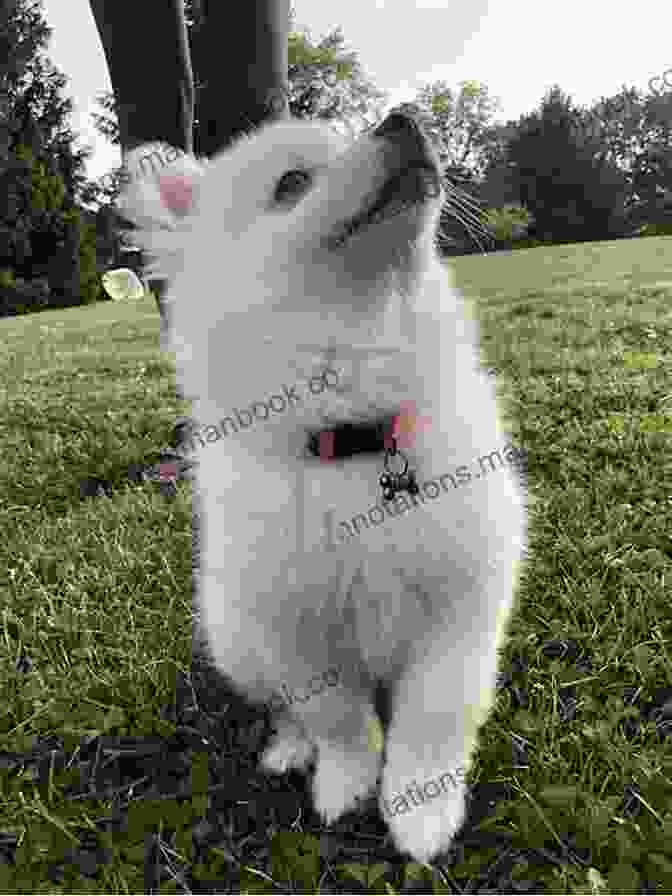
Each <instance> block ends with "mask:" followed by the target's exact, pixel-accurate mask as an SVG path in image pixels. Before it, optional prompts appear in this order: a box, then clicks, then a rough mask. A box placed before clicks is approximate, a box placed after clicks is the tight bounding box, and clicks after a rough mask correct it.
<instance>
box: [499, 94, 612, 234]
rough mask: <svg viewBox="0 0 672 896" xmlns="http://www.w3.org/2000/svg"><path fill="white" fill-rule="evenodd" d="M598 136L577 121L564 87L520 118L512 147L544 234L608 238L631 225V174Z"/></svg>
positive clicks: (527, 200)
mask: <svg viewBox="0 0 672 896" xmlns="http://www.w3.org/2000/svg"><path fill="white" fill-rule="evenodd" d="M601 150H602V146H601V144H600V143H599V141H598V139H597V138H595V137H593V136H591V135H587V134H585V133H583V134H582V133H580V132H579V131H578V130H577V129H576V127H575V126H574V112H573V109H572V107H571V100H570V99H569V98H568V97H566V96H565V95H564V94H563V93H562V91H561V90H560V88H559V87H554V88H552V89H551V90H550V91H549V93H548V94H547V95H546V96H545V97H544V99H543V100H542V103H541V105H540V108H539V110H538V111H536V112H533V113H532V114H531V115H528V116H525V117H523V118H522V119H521V120H520V123H519V126H518V128H517V131H516V133H515V135H514V136H513V137H512V139H511V140H510V141H509V144H508V147H507V154H508V159H509V161H510V162H512V163H513V166H514V167H515V176H516V180H517V187H518V191H519V195H520V200H521V202H522V204H523V205H524V206H525V207H526V208H527V209H529V210H530V211H531V212H532V214H533V215H534V218H535V222H536V223H535V227H536V233H535V234H533V235H536V236H540V237H541V238H542V239H544V240H550V241H580V240H596V239H609V238H613V237H615V236H619V235H621V234H622V233H624V232H625V230H626V227H627V225H626V223H625V219H626V215H625V203H626V198H627V194H628V189H627V179H626V177H625V175H624V173H623V172H622V171H621V170H620V169H619V168H618V166H617V165H616V164H615V162H614V161H613V160H611V159H609V158H608V157H607V156H606V154H605V153H604V152H602V151H601Z"/></svg>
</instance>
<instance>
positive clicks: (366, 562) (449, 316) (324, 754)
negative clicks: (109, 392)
mask: <svg viewBox="0 0 672 896" xmlns="http://www.w3.org/2000/svg"><path fill="white" fill-rule="evenodd" d="M178 168H179V165H178ZM133 189H134V188H133V185H132V184H131V185H130V186H129V189H128V191H127V197H126V209H127V213H128V214H129V216H130V217H132V216H133V214H134V213H136V216H137V217H138V218H139V217H140V216H139V215H137V213H138V211H141V210H142V209H140V206H143V209H144V213H145V225H146V224H147V218H148V217H149V218H150V219H151V218H152V215H153V212H152V211H151V209H150V206H151V204H152V203H155V204H156V206H157V207H156V214H154V218H155V220H156V222H157V225H158V226H159V227H161V226H163V227H164V228H165V227H166V222H167V220H168V219H167V218H166V215H165V213H166V210H168V211H169V212H170V220H168V229H164V230H161V229H152V228H151V227H150V228H148V229H146V230H144V231H143V232H142V233H140V234H138V237H137V238H138V240H139V241H140V242H141V243H144V246H145V247H146V248H147V249H148V250H150V251H151V252H152V253H154V255H155V257H156V258H158V259H159V265H160V266H161V268H162V270H163V271H164V272H165V273H166V274H167V275H168V276H169V278H170V281H171V289H170V292H169V294H168V304H169V308H170V338H171V344H172V348H173V351H174V353H175V357H176V361H177V370H178V375H179V378H180V381H181V384H182V386H183V389H184V392H185V394H186V395H187V396H188V397H190V398H193V400H194V416H195V418H196V420H197V421H198V422H199V424H200V425H201V427H202V429H201V437H200V439H197V440H196V441H195V447H196V451H197V456H198V472H197V478H198V507H199V511H200V513H201V514H202V536H201V537H202V556H201V573H200V606H201V609H202V615H203V624H204V627H205V631H206V633H207V637H208V641H209V644H210V647H211V650H212V654H213V657H214V659H215V661H216V663H217V665H218V666H219V668H220V669H221V671H222V672H224V673H225V674H226V675H227V676H229V677H230V679H231V680H232V681H233V683H234V684H235V685H236V686H237V687H238V688H239V689H240V690H241V691H242V692H243V693H244V694H246V695H247V696H248V697H249V698H250V699H252V700H258V701H274V705H275V708H276V709H277V710H278V713H277V723H278V724H277V730H278V736H277V737H276V739H275V740H274V741H273V743H272V744H271V745H270V747H269V748H268V750H267V752H266V754H265V756H264V764H265V766H266V768H268V769H271V770H273V771H278V772H281V771H283V770H285V769H286V768H288V767H296V768H301V767H305V766H306V765H307V764H308V763H309V761H310V760H311V759H315V763H316V765H315V774H314V778H313V796H314V803H315V807H316V809H317V810H318V811H319V812H320V813H322V816H323V817H324V819H325V820H326V821H327V822H330V821H332V820H334V819H336V818H337V817H338V816H340V815H341V814H342V813H343V812H345V811H346V810H348V809H350V808H353V807H355V806H356V805H357V803H358V801H359V800H360V799H362V798H364V797H365V796H366V795H367V794H368V793H369V792H370V791H372V790H373V788H375V787H376V785H377V783H378V782H379V778H380V782H379V784H380V807H381V810H382V812H383V815H384V817H385V819H386V821H387V823H388V825H389V828H390V830H391V832H392V834H393V837H394V840H395V843H396V844H397V846H398V847H399V848H400V850H402V851H407V852H409V853H410V854H411V855H412V856H413V857H415V858H416V859H417V860H419V861H427V860H428V859H430V858H432V857H433V856H434V855H436V854H437V853H438V852H439V851H441V850H443V849H445V848H446V847H447V846H448V845H449V843H450V841H451V838H452V837H453V835H454V834H455V832H456V831H457V829H458V828H459V826H460V824H461V822H462V820H463V817H464V798H465V788H466V785H465V780H464V778H465V774H466V772H467V770H468V768H469V764H470V761H471V757H472V753H473V750H474V747H475V745H476V740H477V734H478V729H479V726H480V725H481V723H482V722H483V721H484V719H485V718H486V716H487V714H488V711H489V710H490V708H491V706H492V702H493V695H494V687H495V678H496V667H497V648H498V646H499V645H501V641H502V637H503V634H504V630H505V625H506V622H507V618H508V616H509V614H510V611H511V608H512V603H513V600H514V593H515V588H516V571H517V565H518V561H519V560H520V559H521V557H522V555H523V553H524V550H525V543H526V510H525V498H524V493H523V491H522V489H521V487H520V485H519V482H518V480H517V478H516V475H515V473H514V471H513V470H512V469H511V468H507V467H506V465H504V466H502V467H501V468H497V469H495V465H494V462H493V461H492V459H491V458H492V457H494V456H499V457H500V459H501V457H502V456H505V457H506V458H507V460H510V456H509V455H507V452H509V454H510V452H511V449H510V448H509V447H507V444H508V443H507V437H506V433H505V431H504V426H503V423H502V421H501V420H500V417H499V415H498V407H497V400H496V394H495V388H494V384H493V382H492V380H491V379H489V378H488V377H487V376H486V374H485V372H484V371H483V369H482V368H481V364H480V360H479V349H478V329H477V324H476V322H475V320H474V318H473V316H472V315H470V314H469V313H467V309H466V308H465V305H464V302H463V299H462V298H461V296H460V295H459V293H458V292H457V291H456V290H455V289H454V288H453V287H452V286H451V282H450V277H449V273H448V271H447V270H446V269H445V267H444V266H443V265H442V264H441V263H440V262H439V260H438V258H437V255H436V252H435V247H434V235H435V228H436V225H437V222H438V217H439V212H440V208H441V204H442V199H443V191H442V189H441V185H440V177H439V168H438V163H437V159H436V156H435V154H434V152H433V150H432V148H431V147H430V145H429V144H428V142H427V140H426V138H425V136H424V135H423V133H422V131H421V129H420V128H419V127H418V125H417V124H416V123H415V122H414V121H413V119H412V118H410V117H409V116H407V115H406V114H403V113H400V112H396V113H392V114H391V115H389V116H388V117H387V118H386V119H385V121H384V122H383V123H382V124H381V125H380V126H379V127H378V128H377V129H375V130H372V131H369V132H367V133H365V134H364V135H362V136H360V137H359V139H357V140H356V141H355V142H354V143H352V144H351V145H348V144H347V143H346V142H345V141H344V140H343V139H341V138H339V137H338V136H337V135H336V134H335V133H334V132H333V130H332V129H331V128H329V127H327V126H325V125H322V124H318V123H308V122H281V123H274V124H270V125H267V126H265V127H263V128H262V129H260V130H259V131H258V132H256V133H254V134H252V135H249V136H246V137H244V138H243V139H241V140H239V141H238V142H237V143H236V144H234V146H233V147H232V148H231V149H229V150H228V151H226V152H224V153H223V154H222V155H220V156H219V157H216V158H214V159H213V160H211V161H209V162H208V164H207V165H205V166H203V167H202V169H201V171H200V172H199V171H197V170H196V169H195V168H194V165H193V160H190V162H189V165H187V164H186V163H185V166H184V167H183V169H182V170H181V171H178V172H177V174H176V173H175V169H174V165H173V167H172V169H171V170H170V171H167V170H166V171H161V172H159V174H158V175H157V177H156V192H155V193H154V195H153V197H148V195H147V194H145V195H144V196H143V197H141V198H138V194H137V191H136V194H135V198H134V193H133ZM159 206H160V208H159ZM148 209H150V211H149V213H148ZM282 401H284V402H285V404H284V406H282V405H281V404H280V403H281V402H282ZM409 407H411V408H413V413H410V412H408V411H407V410H406V409H408V408H409ZM394 418H397V424H396V426H397V429H396V430H395V432H396V433H397V434H399V432H400V430H403V429H404V427H405V429H406V431H407V432H406V436H407V438H406V440H405V441H404V442H403V443H401V442H400V441H397V442H396V445H397V446H399V447H400V449H401V452H402V453H401V454H399V453H397V454H396V455H392V454H388V455H386V446H387V447H389V446H390V445H392V444H395V443H393V442H390V441H389V434H390V431H391V428H393V427H394V425H395V424H394V423H390V421H393V420H394ZM420 420H421V421H422V425H421V426H420V425H417V421H420ZM400 421H401V423H403V424H404V425H403V426H400ZM414 422H415V424H416V425H415V427H414V426H413V424H414ZM411 430H412V432H410V435H409V431H411ZM382 433H385V435H386V436H387V439H388V440H387V441H385V439H384V438H383V435H381V434H382ZM318 445H319V446H321V447H320V448H316V446H318ZM325 446H326V450H325ZM320 451H321V456H320ZM404 458H405V459H406V461H407V463H408V470H409V472H414V473H415V478H416V481H417V484H418V485H419V486H420V492H419V494H413V489H412V488H411V486H410V485H409V480H408V478H404V477H403V476H398V478H396V480H395V476H397V474H400V473H402V472H403V466H404ZM386 461H387V467H388V469H389V470H390V471H391V477H392V483H393V485H394V484H395V483H396V486H397V491H396V494H394V495H393V496H392V497H391V498H390V493H389V492H388V493H387V497H388V500H385V499H384V498H383V494H382V489H381V485H380V482H379V477H380V474H381V473H382V472H383V469H384V467H385V464H386ZM484 461H488V463H489V466H488V463H484ZM430 486H431V487H430ZM393 491H394V489H393ZM333 670H337V674H336V675H335V676H333V675H332V680H331V683H330V686H328V687H325V686H324V682H325V681H327V679H328V673H329V672H332V673H333ZM281 692H283V693H285V694H287V693H288V692H290V693H291V694H293V695H296V696H295V698H293V699H289V700H285V701H284V702H283V701H278V694H280V693H281ZM299 694H301V695H302V696H300V697H299V696H298V695H299ZM381 694H382V695H383V696H385V697H386V698H387V710H383V709H379V714H377V711H376V710H377V708H378V703H377V700H379V699H380V696H381ZM381 706H382V702H381ZM381 716H382V717H383V721H384V723H385V725H384V728H383V726H381V723H380V721H379V719H380V717H381ZM383 731H384V746H383V743H380V742H379V743H376V740H377V738H376V737H373V738H372V733H374V734H375V733H376V732H378V733H382V732H383Z"/></svg>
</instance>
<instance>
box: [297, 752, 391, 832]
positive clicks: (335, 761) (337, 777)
mask: <svg viewBox="0 0 672 896" xmlns="http://www.w3.org/2000/svg"><path fill="white" fill-rule="evenodd" d="M380 764H381V756H380V753H379V752H377V751H373V750H370V749H368V748H367V747H366V746H365V747H364V748H363V749H360V750H357V749H353V748H350V747H349V748H347V749H346V748H345V747H341V746H334V745H333V744H320V747H319V754H318V760H317V767H316V769H315V777H314V780H313V802H314V805H315V811H316V812H319V814H320V815H321V816H322V817H323V818H324V821H325V823H326V824H331V822H332V821H335V820H336V819H337V818H339V816H341V815H343V813H344V812H347V811H348V810H349V809H354V808H356V807H357V806H358V805H359V804H360V803H361V801H362V800H364V799H366V797H367V796H368V795H369V793H370V791H371V790H373V788H374V787H375V786H376V783H377V781H378V774H379V772H380Z"/></svg>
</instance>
